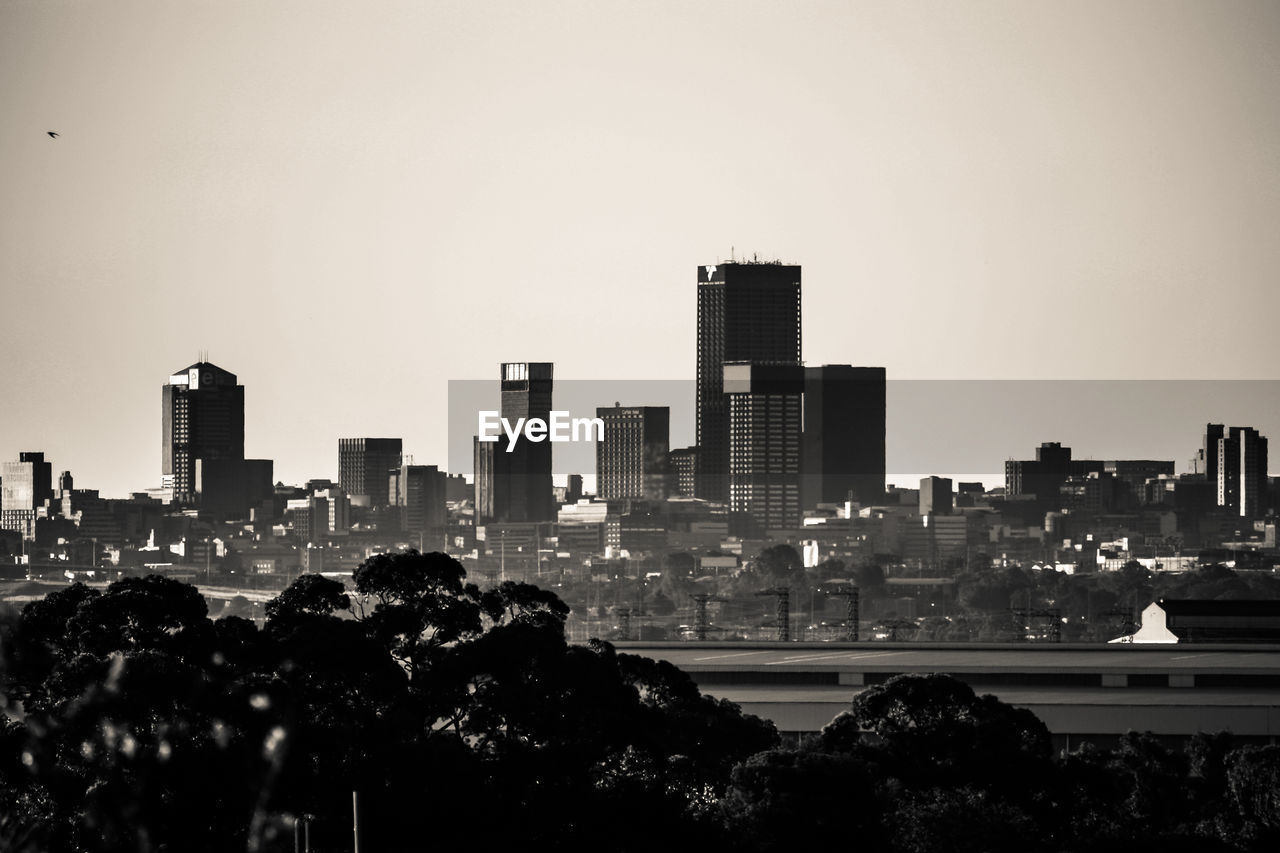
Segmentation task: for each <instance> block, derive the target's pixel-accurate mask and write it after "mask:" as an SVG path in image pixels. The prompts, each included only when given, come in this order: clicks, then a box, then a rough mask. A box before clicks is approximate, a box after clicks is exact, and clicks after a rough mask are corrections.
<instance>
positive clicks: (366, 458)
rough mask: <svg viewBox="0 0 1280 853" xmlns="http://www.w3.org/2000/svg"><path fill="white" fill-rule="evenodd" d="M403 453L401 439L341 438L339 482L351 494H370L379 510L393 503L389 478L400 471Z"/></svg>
mask: <svg viewBox="0 0 1280 853" xmlns="http://www.w3.org/2000/svg"><path fill="white" fill-rule="evenodd" d="M403 455H404V442H403V440H402V439H399V438H340V439H338V484H339V485H340V486H342V489H343V491H345V492H346V493H347V494H348V495H367V496H368V498H369V505H370V506H371V507H373V508H375V509H376V508H379V507H385V506H390V505H391V492H390V490H389V488H388V484H389V482H390V481H389V480H388V477H389V476H390V474H391V472H392V471H393V470H399V468H400V465H401V463H402V461H403Z"/></svg>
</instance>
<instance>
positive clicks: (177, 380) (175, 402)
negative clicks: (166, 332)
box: [160, 361, 244, 505]
mask: <svg viewBox="0 0 1280 853" xmlns="http://www.w3.org/2000/svg"><path fill="white" fill-rule="evenodd" d="M161 403H162V410H161V434H162V438H161V441H162V444H161V456H162V459H161V470H160V473H161V478H162V483H163V485H164V486H165V488H166V489H168V490H169V492H170V494H171V495H172V499H173V502H174V503H176V504H180V505H186V504H193V503H195V502H196V460H197V459H205V460H210V461H215V460H236V461H242V460H243V459H244V386H243V385H238V384H237V383H236V375H235V374H234V373H229V372H227V371H225V370H223V369H222V368H221V367H218V366H217V365H214V364H210V363H209V362H207V361H202V362H197V363H196V364H193V365H191V366H190V367H187V368H184V369H183V370H179V371H178V372H177V373H174V374H173V375H171V376H170V377H169V381H168V382H166V383H165V385H164V387H163V388H162V389H161Z"/></svg>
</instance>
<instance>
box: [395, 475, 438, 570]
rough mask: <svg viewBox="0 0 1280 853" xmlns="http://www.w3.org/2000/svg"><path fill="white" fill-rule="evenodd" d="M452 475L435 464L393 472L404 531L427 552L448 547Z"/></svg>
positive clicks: (402, 531) (397, 503)
mask: <svg viewBox="0 0 1280 853" xmlns="http://www.w3.org/2000/svg"><path fill="white" fill-rule="evenodd" d="M447 480H448V475H447V474H445V472H443V471H441V470H440V469H439V468H437V467H436V466H435V465H403V466H401V467H400V468H399V469H398V470H396V471H393V472H391V476H390V486H391V489H390V491H391V501H392V505H393V506H395V507H397V508H399V510H400V532H401V533H403V534H405V535H406V536H408V537H410V541H411V542H416V543H417V544H418V546H419V548H420V550H423V551H440V550H443V549H444V547H445V536H446V533H447V525H448V520H449V511H448V507H447V506H446V504H445V483H446V481H447Z"/></svg>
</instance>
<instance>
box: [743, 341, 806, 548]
mask: <svg viewBox="0 0 1280 853" xmlns="http://www.w3.org/2000/svg"><path fill="white" fill-rule="evenodd" d="M724 393H725V395H726V396H727V397H728V400H729V477H728V480H729V510H730V511H731V512H734V513H741V514H742V515H743V516H744V517H749V518H750V519H751V521H752V523H753V525H754V529H746V530H744V532H745V533H746V534H747V535H750V536H752V537H753V538H754V537H756V536H759V535H761V534H765V533H767V532H768V531H770V530H780V529H784V528H786V529H792V528H795V527H796V526H797V525H799V524H800V510H801V507H800V447H801V442H802V434H801V420H802V417H803V415H802V412H803V405H804V368H803V367H801V366H800V365H798V364H745V363H744V364H727V365H725V367H724Z"/></svg>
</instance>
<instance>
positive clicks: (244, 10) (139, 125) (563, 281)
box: [0, 0, 1280, 495]
mask: <svg viewBox="0 0 1280 853" xmlns="http://www.w3.org/2000/svg"><path fill="white" fill-rule="evenodd" d="M49 130H55V131H58V132H59V133H61V134H62V135H61V137H60V138H58V139H56V140H54V139H50V138H49V137H48V136H47V135H46V131H49ZM1278 236H1280V3H1277V2H1274V0H1265V2H1223V0H1213V2H1208V0H1205V1H1204V2H1194V3H1177V2H1170V0H1158V2H1115V0H1107V2H1079V0H1072V2H1053V3H1044V2H1030V0H1011V1H1010V2H969V3H958V2H937V3H932V2H930V3H924V2H883V3H881V2H846V3H834V2H832V3H820V2H791V3H783V2H771V3H747V2H742V0H736V2H726V3H715V2H703V0H698V1H697V2H688V0H684V2H671V3H647V2H629V3H612V2H600V0H592V2H583V3H567V2H519V3H514V2H513V3H491V2H459V3H439V2H412V3H387V2H376V1H375V2H343V3H338V2H321V0H306V2H296V3H286V2H269V3H267V2H258V1H257V0H255V2H233V0H217V2H179V1H178V0H164V2H125V0H113V2H109V3H106V2H88V0H84V2H56V0H25V2H19V0H0V288H3V300H2V301H0V356H2V361H0V458H3V459H14V458H16V457H17V453H18V452H19V451H21V450H41V449H42V450H45V451H46V453H47V454H48V456H49V458H50V459H51V460H52V462H53V465H54V470H55V472H56V471H58V470H61V469H65V468H70V469H71V470H72V471H73V472H74V473H75V474H76V475H77V484H78V485H81V486H84V487H98V488H101V489H102V490H103V491H104V493H106V494H111V495H115V494H124V493H125V492H127V491H130V490H134V489H141V488H144V487H146V486H150V485H157V484H158V483H159V478H160V447H159V445H160V386H161V384H162V383H163V382H164V381H165V378H166V376H167V375H168V374H169V373H171V372H173V371H176V370H178V369H180V368H182V367H185V366H186V365H187V364H189V363H191V362H193V361H195V360H196V356H197V353H198V352H199V351H200V350H208V351H209V353H210V357H211V360H212V361H214V362H215V363H217V364H219V365H220V366H222V367H224V368H226V369H228V370H230V371H232V372H234V373H236V374H237V375H238V376H239V378H240V380H241V382H243V383H244V385H245V386H246V398H247V417H246V434H247V440H246V451H247V453H248V455H250V456H252V457H269V458H274V459H275V460H276V473H277V477H278V478H280V479H284V480H286V481H295V482H296V481H300V480H302V479H305V478H306V477H309V476H336V473H337V471H336V468H337V462H336V445H337V439H338V438H339V437H340V436H379V435H390V436H403V437H404V439H405V446H406V450H407V451H408V452H411V453H413V454H414V456H415V458H416V461H418V462H421V463H441V464H443V462H444V459H445V443H446V432H447V430H446V424H445V420H446V419H445V417H444V414H443V409H444V407H445V406H446V402H447V384H446V383H447V380H449V379H451V378H452V379H465V378H484V377H490V376H492V375H494V374H495V372H496V370H497V367H496V365H497V363H498V362H499V361H502V360H512V361H515V360H541V361H554V362H555V363H556V373H557V376H558V377H562V378H566V379H568V378H574V379H595V378H605V377H615V376H616V377H621V378H629V379H644V378H657V379H680V378H692V376H693V369H694V357H695V346H694V344H695V320H696V304H695V290H696V284H695V267H696V266H697V265H698V264H705V263H714V262H715V261H716V260H718V259H722V258H727V257H728V256H729V254H730V250H731V247H734V250H735V251H736V252H737V253H738V254H739V256H742V255H743V254H749V253H752V252H758V253H759V254H760V256H761V257H768V258H773V257H778V258H781V259H783V260H786V261H788V262H792V263H799V264H802V265H803V267H804V284H803V288H804V308H803V310H804V355H805V359H806V361H808V362H810V363H830V362H834V363H854V364H874V365H883V366H885V367H887V368H888V372H889V376H890V377H891V378H931V379H937V378H962V379H986V378H1055V379H1063V378H1090V379H1098V378H1130V379H1131V378H1143V379H1145V378H1159V379H1225V378H1252V379H1259V378H1265V379H1274V378H1280V375H1278V374H1280V371H1277V366H1276V361H1277V356H1278V355H1280V344H1278V343H1277V340H1276V334H1275V330H1276V328H1277V319H1278V312H1277V308H1278V307H1280V295H1278V294H1277V288H1276V284H1277V270H1280V239H1278ZM626 402H631V401H626ZM636 402H652V401H636ZM1216 419H1221V418H1219V417H1216V416H1215V413H1213V412H1206V413H1205V417H1204V420H1216ZM1278 426H1280V425H1278ZM1271 437H1272V439H1273V440H1274V439H1276V438H1280V435H1276V434H1273V435H1272V436H1271ZM1036 438H1037V440H1038V439H1040V438H1043V439H1051V438H1053V436H1052V435H1044V436H1037V437H1036ZM1197 440H1198V437H1196V436H1191V437H1189V439H1188V444H1189V447H1188V452H1187V454H1186V455H1190V452H1191V451H1193V450H1194V446H1195V443H1196V441H1197ZM1029 450H1030V447H1029V446H1028V447H1026V448H1011V449H1010V452H1011V453H1012V454H1014V455H1023V456H1025V455H1028V453H1029ZM1082 450H1083V449H1082ZM1082 455H1083V454H1082ZM1275 456H1280V454H1277V453H1273V457H1275ZM1273 468H1274V466H1273ZM997 470H998V467H997Z"/></svg>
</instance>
